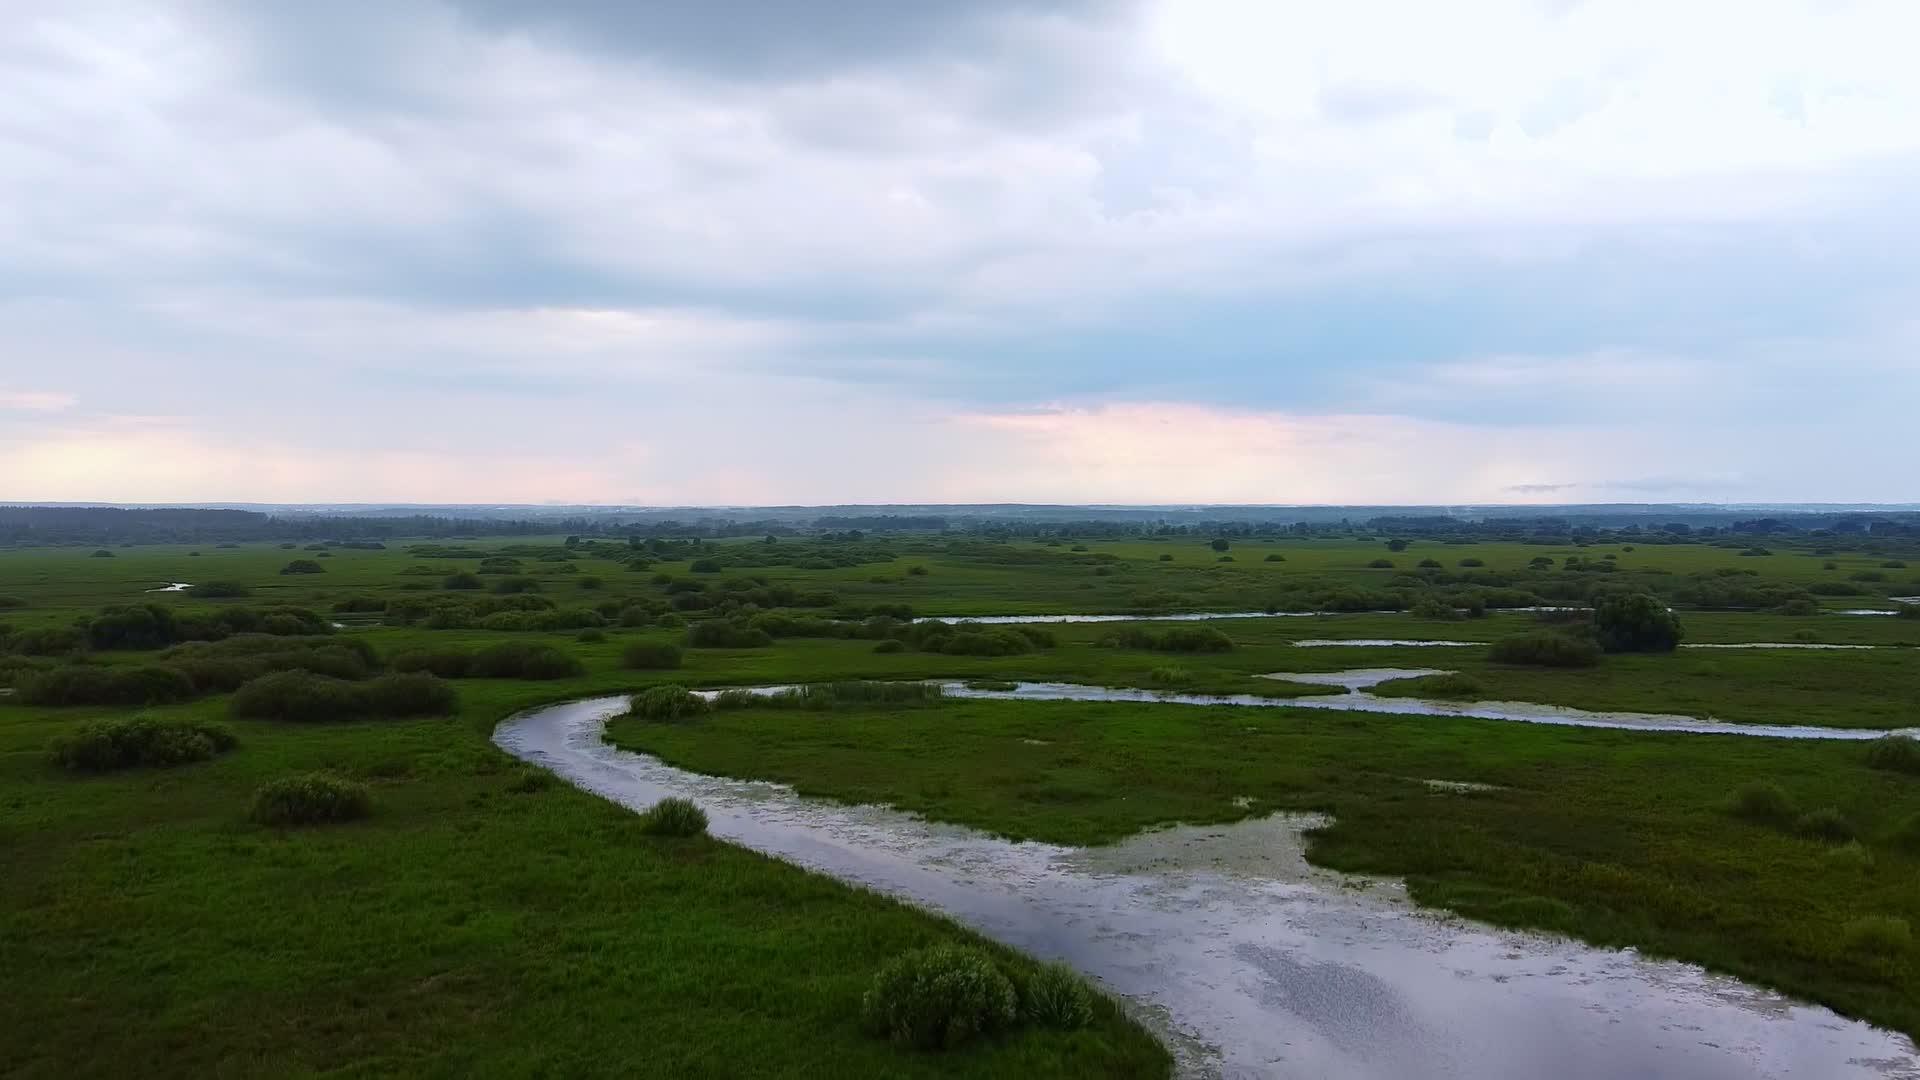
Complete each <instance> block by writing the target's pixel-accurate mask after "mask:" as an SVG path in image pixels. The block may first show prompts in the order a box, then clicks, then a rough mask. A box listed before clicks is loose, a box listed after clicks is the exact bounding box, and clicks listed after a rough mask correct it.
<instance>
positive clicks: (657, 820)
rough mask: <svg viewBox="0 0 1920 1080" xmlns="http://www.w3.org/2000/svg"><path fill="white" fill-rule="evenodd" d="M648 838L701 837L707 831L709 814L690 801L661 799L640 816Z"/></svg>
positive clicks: (641, 825)
mask: <svg viewBox="0 0 1920 1080" xmlns="http://www.w3.org/2000/svg"><path fill="white" fill-rule="evenodd" d="M640 831H641V832H643V833H646V834H647V835H648V836H699V835H700V834H701V833H703V832H706V831H707V812H706V811H705V810H702V809H700V808H699V807H698V806H696V805H694V803H693V801H692V800H690V799H677V798H675V799H661V800H660V801H659V802H657V803H654V804H653V805H652V806H650V807H648V808H647V809H646V811H645V812H644V813H642V814H641V815H640Z"/></svg>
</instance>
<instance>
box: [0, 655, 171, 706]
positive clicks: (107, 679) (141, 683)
mask: <svg viewBox="0 0 1920 1080" xmlns="http://www.w3.org/2000/svg"><path fill="white" fill-rule="evenodd" d="M17 692H18V694H19V696H20V700H21V701H23V702H25V703H26V704H28V705H166V704H169V703H172V702H176V701H185V700H187V699H188V698H190V697H192V696H193V695H194V686H193V680H192V679H190V678H188V677H187V675H186V674H185V673H184V672H181V671H179V670H177V669H175V668H171V667H163V666H161V665H158V664H142V665H140V666H138V667H134V666H122V665H110V664H101V665H93V664H68V665H65V666H63V667H56V668H48V669H47V670H45V671H42V672H39V673H37V674H32V675H28V676H27V677H26V678H25V679H23V680H21V683H20V686H19V688H18V691H17Z"/></svg>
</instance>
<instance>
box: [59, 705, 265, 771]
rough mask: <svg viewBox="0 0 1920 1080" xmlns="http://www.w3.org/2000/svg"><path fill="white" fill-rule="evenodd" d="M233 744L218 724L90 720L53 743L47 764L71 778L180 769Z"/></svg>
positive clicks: (155, 719) (145, 718)
mask: <svg viewBox="0 0 1920 1080" xmlns="http://www.w3.org/2000/svg"><path fill="white" fill-rule="evenodd" d="M238 742H239V740H238V739H236V738H235V737H234V734H233V732H232V731H231V730H229V729H227V728H225V727H222V726H220V725H219V724H209V723H205V722H203V721H199V720H165V719H161V718H159V717H154V716H144V715H142V716H132V717H126V718H123V719H106V720H92V721H89V722H87V723H86V724H83V725H81V727H80V728H79V730H77V731H75V732H73V733H72V734H70V735H62V736H60V737H58V738H56V739H55V740H54V741H53V746H52V748H51V750H50V752H49V756H50V757H51V758H52V760H53V763H54V764H56V765H58V766H60V767H61V768H63V769H71V770H74V771H76V772H111V771H114V770H117V769H133V768H140V767H143V766H146V767H161V766H168V765H185V764H189V763H191V762H195V761H208V760H211V759H212V758H213V757H214V756H215V755H217V754H223V753H225V752H227V751H229V750H231V749H233V748H234V747H235V746H236V745H238Z"/></svg>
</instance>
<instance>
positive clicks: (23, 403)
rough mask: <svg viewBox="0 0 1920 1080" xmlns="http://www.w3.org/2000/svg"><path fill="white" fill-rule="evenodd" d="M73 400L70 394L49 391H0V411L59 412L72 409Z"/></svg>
mask: <svg viewBox="0 0 1920 1080" xmlns="http://www.w3.org/2000/svg"><path fill="white" fill-rule="evenodd" d="M75 400H76V399H75V398H74V396H73V395H72V394H62V393H57V392H55V391H51V390H0V409H18V410H21V411H24V412H60V411H61V410H63V409H71V408H73V405H74V402H75Z"/></svg>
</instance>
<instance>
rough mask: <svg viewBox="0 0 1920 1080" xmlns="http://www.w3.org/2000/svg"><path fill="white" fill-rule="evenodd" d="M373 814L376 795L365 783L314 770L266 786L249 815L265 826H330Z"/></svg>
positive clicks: (257, 797) (260, 792) (255, 797)
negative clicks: (374, 795) (374, 796)
mask: <svg viewBox="0 0 1920 1080" xmlns="http://www.w3.org/2000/svg"><path fill="white" fill-rule="evenodd" d="M371 813H373V795H372V793H371V792H369V791H368V790H367V786H366V785H365V784H357V783H354V782H353V781H351V780H347V779H345V778H342V777H339V776H335V775H333V774H332V773H325V772H312V773H307V774H305V775H303V776H288V777H283V778H281V779H279V780H274V781H272V782H270V783H267V784H265V785H263V786H262V787H261V788H260V790H259V791H258V792H256V793H255V794H254V797H253V809H252V811H251V812H250V813H249V815H248V816H249V817H250V818H252V819H253V820H254V821H255V822H258V823H259V824H261V825H280V826H286V825H330V824H335V823H338V822H343V821H357V820H359V819H361V818H364V817H366V816H368V815H369V814H371Z"/></svg>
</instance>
